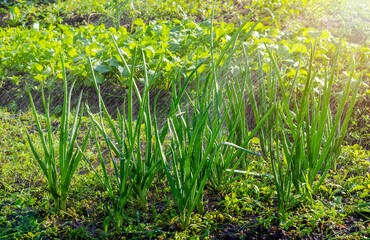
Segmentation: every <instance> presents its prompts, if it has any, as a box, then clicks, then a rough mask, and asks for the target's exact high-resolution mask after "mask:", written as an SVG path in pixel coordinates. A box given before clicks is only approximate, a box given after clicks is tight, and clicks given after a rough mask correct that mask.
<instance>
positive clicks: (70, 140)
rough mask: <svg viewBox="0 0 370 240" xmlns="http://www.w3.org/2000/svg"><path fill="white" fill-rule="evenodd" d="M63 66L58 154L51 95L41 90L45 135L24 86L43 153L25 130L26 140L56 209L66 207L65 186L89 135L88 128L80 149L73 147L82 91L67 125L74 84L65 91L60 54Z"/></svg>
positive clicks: (74, 145) (81, 113) (65, 83)
mask: <svg viewBox="0 0 370 240" xmlns="http://www.w3.org/2000/svg"><path fill="white" fill-rule="evenodd" d="M61 63H62V69H63V81H64V102H63V110H62V116H61V120H60V128H59V146H58V150H59V155H56V152H55V151H56V150H55V147H54V141H53V129H52V125H51V120H50V114H49V108H50V97H49V98H48V101H47V102H46V101H45V96H44V91H43V89H42V90H41V94H42V102H43V105H44V109H45V116H46V134H44V131H43V129H42V128H41V124H40V121H39V117H38V115H37V111H36V108H35V105H34V102H33V99H32V96H31V92H30V90H29V88H28V89H27V91H28V95H29V98H30V101H31V107H32V112H33V115H34V118H35V120H36V126H37V130H38V133H39V137H40V140H41V144H42V148H43V155H40V154H39V153H38V152H37V150H36V148H35V145H34V143H33V141H32V140H31V137H30V135H29V133H28V132H27V139H28V143H29V145H30V147H31V150H32V153H33V155H34V157H35V158H36V160H37V163H38V164H39V166H40V167H41V169H42V172H43V173H44V176H45V177H46V179H47V182H48V185H49V191H50V194H51V195H52V198H53V199H54V204H55V209H56V210H57V211H59V210H64V211H65V210H66V206H67V203H66V201H67V197H68V189H69V186H70V184H71V181H72V176H73V174H74V173H75V171H76V169H77V167H78V164H79V162H80V160H81V158H82V151H84V150H85V148H86V146H87V143H88V139H89V135H90V129H91V128H89V130H88V132H87V134H86V137H85V139H84V141H83V144H82V146H81V147H80V151H79V150H77V149H75V147H76V145H77V141H76V140H77V135H78V131H79V127H80V124H81V118H82V115H83V107H82V108H81V111H80V104H81V97H82V92H81V94H80V97H79V100H78V104H77V108H76V113H75V116H74V118H73V123H72V126H70V119H71V111H70V108H71V97H72V90H73V85H74V84H72V86H71V89H70V91H69V92H68V89H67V77H66V71H65V66H64V60H63V58H62V57H61Z"/></svg>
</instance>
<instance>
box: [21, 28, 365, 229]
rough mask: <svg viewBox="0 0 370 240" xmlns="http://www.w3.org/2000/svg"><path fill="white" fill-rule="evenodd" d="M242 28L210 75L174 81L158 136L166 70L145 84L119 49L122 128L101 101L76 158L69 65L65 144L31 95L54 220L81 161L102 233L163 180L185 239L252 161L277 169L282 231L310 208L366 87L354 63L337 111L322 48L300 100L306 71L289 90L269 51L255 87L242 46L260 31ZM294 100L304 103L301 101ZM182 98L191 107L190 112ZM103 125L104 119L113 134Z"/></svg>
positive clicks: (121, 220) (192, 75)
mask: <svg viewBox="0 0 370 240" xmlns="http://www.w3.org/2000/svg"><path fill="white" fill-rule="evenodd" d="M246 24H248V23H247V22H246V23H245V24H243V25H241V26H240V27H239V28H238V29H237V30H236V32H235V33H234V34H233V35H232V36H231V37H230V40H229V42H228V43H227V44H226V45H225V46H224V47H223V48H222V50H221V51H220V55H219V57H218V58H215V57H213V56H212V52H213V49H212V47H211V53H210V54H211V56H212V57H211V59H210V64H208V65H209V67H210V69H211V70H210V71H206V72H203V73H202V72H199V71H198V70H199V69H200V67H201V66H202V65H205V64H206V62H205V61H202V62H200V63H199V64H198V65H197V66H196V67H195V68H194V69H193V70H192V71H191V72H190V74H188V76H186V78H185V79H184V78H182V77H181V75H176V76H174V77H173V79H172V84H171V86H172V100H171V110H170V112H169V113H168V116H167V117H166V118H165V124H164V125H163V126H162V127H160V126H159V125H158V124H157V118H156V106H154V109H152V108H151V102H152V101H154V103H156V101H157V98H155V99H151V98H150V94H149V92H150V89H151V88H152V86H153V84H154V83H155V77H154V76H155V75H156V74H157V71H158V69H161V68H160V66H156V68H155V69H157V70H155V72H154V73H153V74H152V75H149V74H148V73H149V71H148V69H147V65H149V64H147V63H146V53H145V50H143V49H142V50H136V51H135V52H134V53H133V55H132V56H131V58H130V59H131V61H129V62H127V61H126V57H125V56H124V55H123V54H120V48H119V47H118V46H117V47H116V51H117V52H118V55H119V57H120V61H121V65H122V66H124V67H125V71H126V72H127V75H128V76H129V79H128V85H129V86H128V95H127V98H126V99H125V101H124V103H123V104H124V108H123V109H124V110H123V113H120V112H118V115H117V122H118V125H116V124H114V121H113V120H112V117H111V115H110V114H109V113H108V111H107V109H106V107H105V104H104V101H103V100H102V98H101V97H99V106H100V111H99V112H100V114H98V115H96V114H93V113H92V112H91V111H90V110H89V107H88V106H86V107H87V112H88V114H89V116H90V119H91V126H90V128H89V130H88V131H87V134H85V137H84V139H82V140H81V142H80V144H79V145H77V148H76V141H77V135H78V131H79V130H78V129H79V125H80V122H81V118H82V114H83V110H81V112H80V103H81V95H80V101H79V102H78V106H77V109H76V114H75V116H74V118H73V121H72V118H71V116H70V99H71V95H72V91H69V92H68V90H67V80H66V72H65V65H64V61H63V59H61V61H60V63H61V68H62V70H63V73H62V76H63V79H64V103H63V111H62V116H61V119H60V125H59V141H58V142H56V141H55V140H53V137H52V133H53V131H54V130H53V127H52V124H51V121H50V115H49V102H46V101H45V98H44V94H43V93H42V98H43V102H44V108H45V111H46V132H45V131H44V130H43V129H42V128H41V125H40V122H39V120H38V115H37V112H36V109H35V107H34V104H33V102H32V96H31V95H30V99H31V103H32V109H33V113H34V117H35V119H36V126H37V131H38V133H39V136H40V141H41V144H39V143H35V141H34V140H32V139H31V137H30V136H29V135H28V141H29V144H30V146H31V149H32V152H33V154H34V156H35V158H36V160H37V162H38V163H39V166H40V167H41V169H42V171H43V174H44V176H45V177H46V179H47V182H48V189H49V191H50V193H51V195H52V197H53V199H54V205H55V208H56V209H57V211H59V210H60V209H61V210H66V206H67V204H66V200H67V197H68V189H69V186H70V184H71V181H72V179H73V178H72V176H73V174H74V172H75V171H76V169H77V166H78V164H79V162H80V161H81V159H82V158H84V160H85V161H86V162H87V163H89V166H90V169H91V171H94V172H95V173H96V176H97V177H98V179H99V180H100V182H101V184H102V186H104V189H105V190H106V191H107V193H108V195H109V198H110V200H111V201H110V204H109V205H107V206H106V209H107V213H108V214H107V215H108V217H107V218H106V220H105V221H104V226H105V229H106V230H107V229H108V228H109V224H110V222H113V223H114V225H115V227H116V229H117V230H121V229H122V228H123V225H124V219H125V211H126V210H125V204H126V202H127V200H128V199H129V198H130V196H131V194H132V193H134V196H136V199H137V201H138V203H139V206H141V207H144V206H146V204H147V202H146V201H147V197H148V193H149V192H148V191H149V189H150V187H151V185H152V183H153V181H154V179H155V178H162V177H161V176H166V179H167V184H168V185H169V186H170V189H171V192H172V197H173V199H174V201H175V204H176V207H177V211H178V214H179V218H180V222H181V227H182V229H186V228H187V227H188V226H189V224H190V219H191V216H192V213H193V211H194V209H195V208H196V209H197V212H198V213H200V214H202V213H203V212H204V202H203V195H204V187H205V185H206V184H207V183H208V184H209V186H210V187H211V188H212V189H214V190H215V191H221V190H223V189H224V188H225V187H227V186H228V185H230V184H231V183H232V182H234V181H235V180H237V179H238V178H239V177H240V176H239V177H238V176H237V175H238V174H245V173H247V169H248V165H249V164H250V162H251V161H252V160H253V159H254V158H251V157H249V155H254V156H257V157H260V158H259V159H257V160H256V159H254V160H255V161H269V162H270V163H271V166H272V168H271V173H270V174H269V175H268V177H269V178H272V179H273V183H274V185H275V189H276V192H277V195H276V197H277V201H278V215H277V216H276V217H277V218H278V219H279V222H280V224H282V225H284V223H285V221H286V219H287V214H288V211H289V209H291V208H293V207H295V206H297V205H299V204H300V203H301V202H302V201H304V200H309V201H314V200H313V196H314V195H315V194H316V193H317V192H318V190H320V186H321V185H322V183H323V182H324V180H325V178H326V177H327V174H328V173H329V170H330V169H331V168H332V167H333V166H335V165H336V163H337V160H338V157H339V155H340V152H341V144H342V142H343V139H344V137H345V135H346V132H347V127H348V123H349V120H350V117H351V113H352V111H353V107H354V105H355V103H356V100H357V92H358V89H359V86H360V84H361V80H360V79H358V76H356V75H355V73H354V70H355V65H354V63H352V68H351V69H348V72H349V74H348V78H347V80H346V81H345V82H344V84H343V85H344V87H343V89H342V94H343V95H342V98H340V99H339V101H338V102H337V103H336V104H335V102H333V101H332V99H331V93H332V88H333V86H334V84H333V83H334V79H335V76H336V72H337V62H338V56H339V44H338V47H337V51H336V53H335V56H334V59H333V60H332V63H331V66H330V68H328V67H327V68H325V71H323V72H320V71H316V70H314V68H313V66H314V63H316V62H317V61H316V60H314V59H315V51H316V44H317V42H316V43H315V44H313V45H312V46H311V47H310V49H309V51H310V58H309V59H307V60H306V61H307V62H308V67H307V68H306V69H305V71H306V72H307V74H306V79H305V82H304V87H303V90H302V91H301V90H300V88H299V87H298V84H297V83H298V81H299V80H298V72H300V71H301V68H302V69H304V67H303V66H302V64H301V63H302V62H303V61H301V60H300V61H299V63H298V65H297V66H296V73H297V74H295V76H294V77H293V79H291V80H290V79H289V78H287V77H284V76H282V75H280V72H281V69H280V68H281V64H280V63H281V61H280V60H277V59H276V58H274V57H273V55H272V53H271V51H270V50H268V49H267V53H268V57H269V59H270V61H269V62H268V63H267V66H266V65H264V64H263V63H264V61H263V58H262V56H261V54H259V55H258V56H259V57H258V58H257V70H256V72H257V74H256V76H253V77H252V75H251V74H252V71H253V70H252V68H251V66H250V62H249V59H250V56H249V55H248V51H247V48H246V47H245V46H244V44H243V43H244V39H243V38H247V37H248V36H250V35H252V34H253V29H254V27H256V26H257V25H258V23H255V24H254V26H253V27H252V28H251V29H250V30H249V31H247V32H246V34H245V36H244V35H241V34H240V33H241V32H242V31H244V26H245V25H246ZM238 38H240V39H239V41H238V40H237V39H238ZM113 41H114V40H113ZM238 51H242V52H243V55H242V56H238V55H237V52H238ZM138 56H141V59H142V61H143V63H142V64H143V70H144V71H143V86H144V87H143V89H142V90H140V89H139V88H138V86H137V78H139V77H140V75H139V76H137V75H136V74H135V66H136V59H138ZM234 58H237V59H239V61H241V62H242V64H240V65H239V67H240V69H239V72H238V74H236V75H235V74H233V73H232V71H231V70H232V69H233V66H232V63H233V62H234ZM301 59H303V57H302V58H301ZM320 60H321V59H320ZM88 62H89V66H90V72H91V74H92V78H93V82H94V86H95V89H96V92H97V94H98V95H100V89H99V85H98V82H97V78H96V77H95V71H94V67H93V64H92V62H91V61H90V59H88ZM128 63H130V65H129V64H128ZM324 63H325V60H324ZM159 64H160V63H158V65H159ZM266 67H267V69H265V68H266ZM264 73H266V74H264ZM315 76H319V77H322V78H323V79H324V82H323V87H322V88H320V89H319V90H317V88H316V87H315V85H314V84H315V82H314V79H315ZM283 78H284V80H283ZM356 78H357V80H354V79H356ZM287 82H288V83H289V84H286V83H287ZM190 83H192V84H194V86H196V87H195V91H190V89H189V88H188V85H189V84H190ZM245 91H246V93H247V96H248V97H247V98H245V95H244V93H245ZM298 92H299V95H300V97H298V96H297V93H298ZM134 98H135V99H134ZM184 98H187V99H188V101H187V103H186V104H185V108H183V106H184V104H183V103H185V102H184V100H185V99H184ZM134 101H137V102H138V103H139V105H140V110H139V114H138V116H137V119H136V121H135V122H134V121H133V120H134V118H133V108H132V105H133V102H134ZM125 103H126V104H127V105H126V104H125ZM333 105H336V107H335V109H336V112H335V113H333V112H332V108H333ZM248 106H249V107H250V108H251V109H252V112H253V116H254V119H255V126H254V127H251V126H248V120H247V114H246V112H245V111H246V108H247V107H248ZM345 106H347V107H345ZM103 117H104V118H105V119H107V121H108V124H107V125H106V124H104V121H103ZM71 122H73V123H72V125H71V126H70V123H71ZM90 133H91V135H92V136H91V137H92V138H93V139H94V142H95V144H96V150H97V155H98V159H99V162H100V165H99V168H100V170H96V166H94V164H93V160H91V159H89V158H87V157H86V156H85V155H84V153H83V152H84V150H85V148H86V147H87V145H88V141H89V137H90ZM256 135H257V136H258V138H259V144H260V151H259V152H260V153H256V152H253V151H250V150H248V148H249V145H250V142H251V140H252V139H253V138H254V137H255V136H256ZM99 136H100V137H102V138H103V139H104V142H105V143H104V145H105V147H104V148H102V146H101V141H99V140H98V137H99ZM55 142H56V145H55ZM37 145H38V146H39V147H41V149H42V150H41V152H42V154H40V153H39V152H40V149H39V150H37V148H36V146H37ZM102 149H105V150H104V151H103V150H102ZM107 159H109V163H110V164H112V168H111V169H110V172H111V174H112V175H111V174H109V173H108V172H109V171H108V168H109V167H108V164H107V162H106V160H107ZM257 174H258V173H257Z"/></svg>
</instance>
